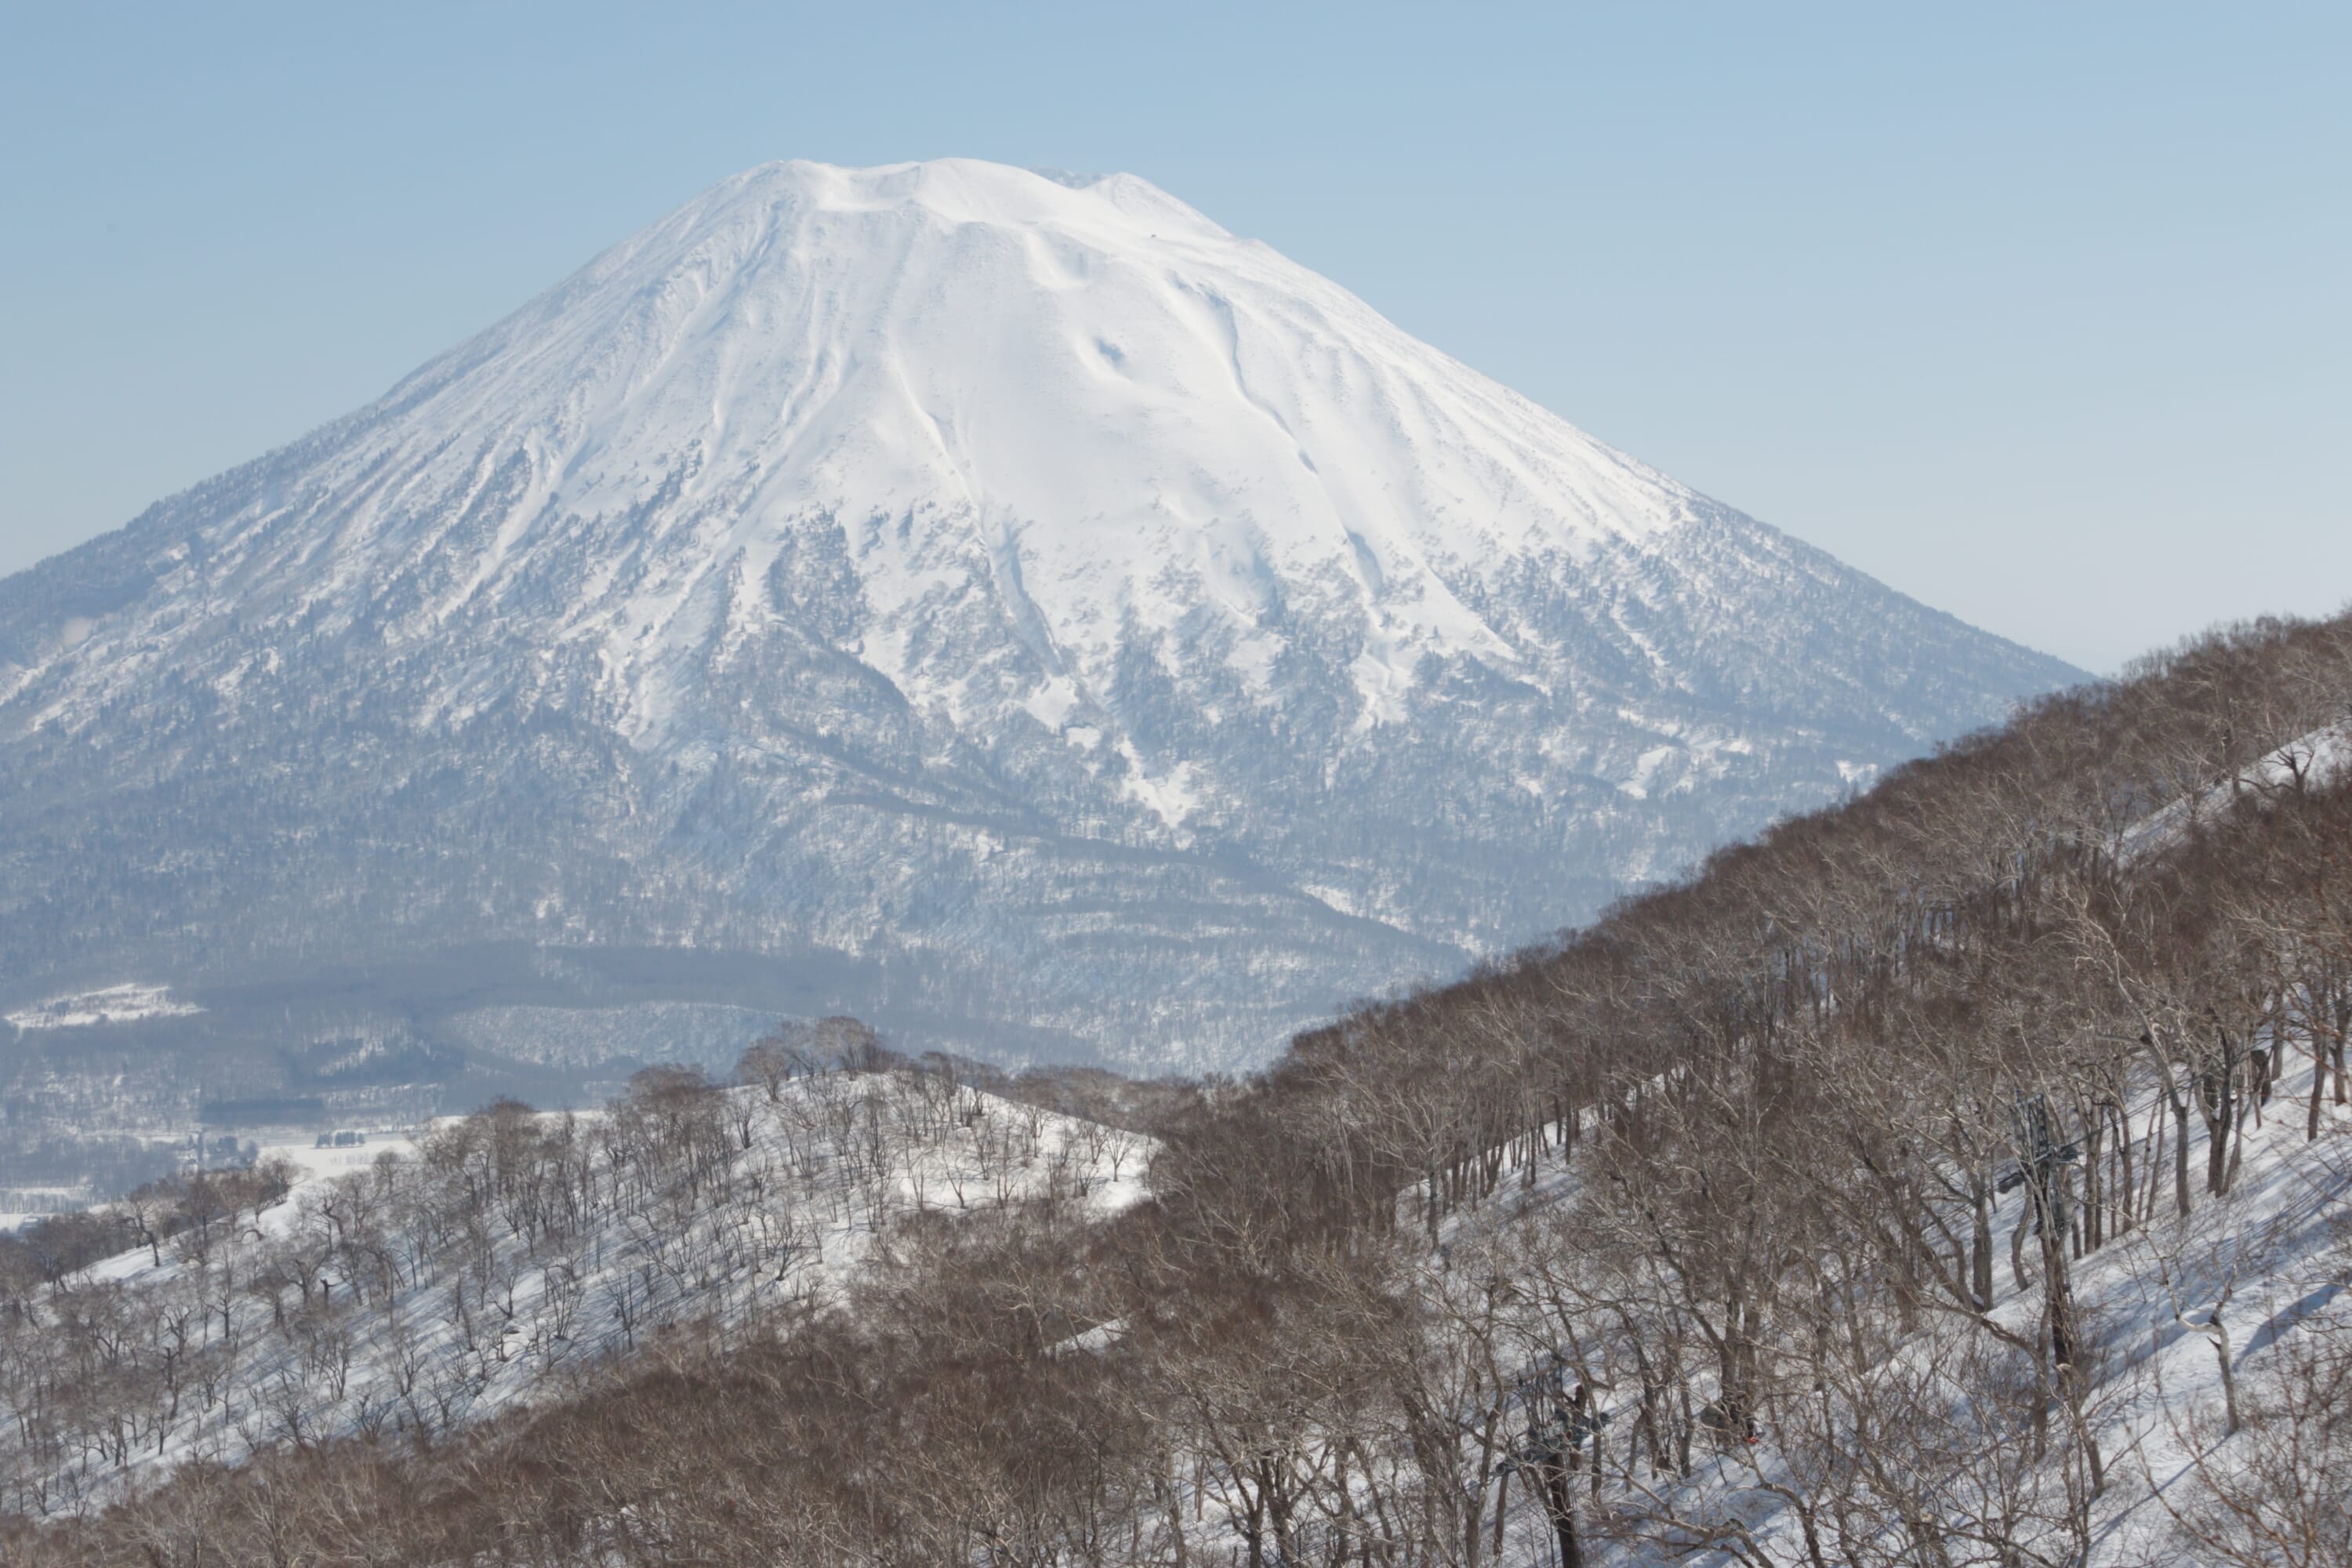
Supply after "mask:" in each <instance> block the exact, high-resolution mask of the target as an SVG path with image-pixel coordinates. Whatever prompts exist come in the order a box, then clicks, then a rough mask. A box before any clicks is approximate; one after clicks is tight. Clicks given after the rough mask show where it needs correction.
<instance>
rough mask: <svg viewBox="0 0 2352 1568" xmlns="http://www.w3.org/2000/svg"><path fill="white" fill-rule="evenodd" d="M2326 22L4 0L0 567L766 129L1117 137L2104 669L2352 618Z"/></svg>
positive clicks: (1561, 402)
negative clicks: (2242, 619) (2299, 617)
mask: <svg viewBox="0 0 2352 1568" xmlns="http://www.w3.org/2000/svg"><path fill="white" fill-rule="evenodd" d="M2347 83H2352V7H2347V6H2344V5H2340V4H2339V5H2325V6H2322V5H2313V6H2309V7H2297V6H2287V5H2265V6H2259V7H2255V6H2219V5H2197V6H2181V7H2171V6H2156V5H2112V6H2107V5H2068V6H2064V7H2057V6H2048V5H2037V6H2032V7H2024V8H2020V9H2017V10H2001V9H1997V8H1993V7H1989V6H1984V5H1971V6H1951V7H1940V8H1933V9H1932V11H1931V8H1929V7H1924V6H1888V5H1871V6H1859V7H1854V8H1852V9H1846V8H1833V7H1826V6H1793V5H1771V6H1764V5H1720V6H1712V5H1647V4H1643V5H1633V4H1628V5H1620V6H1611V7H1605V8H1595V9H1588V10H1572V9H1570V8H1566V7H1559V6H1553V5H1541V6H1537V5H1530V6H1526V7H1512V6H1496V7H1486V8H1478V7H1471V6H1465V5H1447V6H1436V5H1430V6H1425V7H1415V8H1412V9H1402V8H1400V9H1388V8H1383V7H1380V6H1374V5H1361V4H1359V5H1347V6H1344V7H1334V8H1330V9H1321V8H1307V7H1297V6H1284V5H1273V4H1265V3H1264V0H1260V3H1258V4H1254V5H1242V6H1234V7H1231V8H1226V7H1223V6H1219V5H1200V4H1192V5H1181V6H1153V7H1149V8H1146V7H1141V6H1123V5H1102V4H1093V5H1072V6H1066V7H1056V6H1043V5H1031V6H1023V7H1018V8H1013V7H1003V8H998V7H989V6H982V5H958V6H937V7H933V6H901V7H892V6H887V5H870V4H857V5H853V4H846V3H841V0H836V3H835V4H833V5H826V6H823V7H800V6H761V7H756V8H754V7H744V8H740V9H739V8H733V7H727V6H716V5H672V6H662V7H658V8H656V7H654V6H651V5H646V6H614V7H602V6H595V5H585V4H582V3H581V0H571V3H568V4H564V5H545V6H540V5H520V4H506V5H483V6H480V7H478V8H476V7H453V8H446V9H444V8H441V7H437V6H430V5H414V4H404V5H397V6H392V5H383V6H373V7H366V8H362V7H357V6H329V5H317V4H309V5H299V6H293V5H289V6H282V7H279V6H258V5H206V6H179V5H175V6H171V7H158V8H154V9H142V8H139V7H136V6H130V5H106V6H96V5H92V6H66V5H50V4H41V5H18V4H14V3H5V4H0V572H5V571H13V570H16V569H17V568H20V567H22V566H25V565H27V564H29V563H32V562H33V561H35V560H37V559H39V558H40V557H42V556H44V555H47V554H50V553H53V552H56V551H58V550H61V549H64V548H66V547H68V546H69V545H71V544H73V543H76V542H79V541H80V540H82V539H84V538H87V537H89V535H91V534H94V533H97V532H100V531H104V530H106V529H109V528H112V527H115V526H118V525H119V524H121V523H122V522H124V521H128V520H129V519H130V518H131V516H132V515H133V514H134V513H136V512H137V511H138V510H140V509H141V508H142V506H144V505H145V504H146V503H147V502H149V501H150V500H154V499H156V498H157V497H159V496H161V495H163V494H165V493H167V492H169V491H172V490H174V489H179V488H181V487H183V486H185V485H187V484H190V483H192V482H194V481H195V480H197V479H203V478H205V476H206V475H208V474H211V473H214V472H215V471H217V470H219V469H221V468H226V467H227V466H229V465H231V464H233V463H236V462H238V461H240V460H242V459H244V458H250V457H254V456H257V455H258V454H259V453H261V452H262V451H264V450H265V449H267V448H268V447H272V446H275V445H277V444H278V443H281V442H283V441H286V440H288V439H289V438H291V437H295V436H298V435H299V434H301V433H302V432H303V431H304V430H306V429H308V428H309V427H310V426H313V425H316V424H319V423H320V422H321V421H323V420H326V419H328V418H331V417H332V416H336V415H339V414H341V413H344V412H346V411H348V410H349V409H351V408H352V407H354V406H356V405H359V404H361V403H363V402H365V401H367V400H368V399H369V398H371V397H373V396H374V395H376V394H378V393H380V392H382V391H383V389H384V388H385V387H387V386H389V385H390V384H392V383H393V382H394V380H396V379H397V378H398V377H399V376H400V375H401V374H404V372H406V371H407V370H409V369H410V368H412V367H413V366H415V364H417V363H419V362H421V361H423V360H425V358H427V357H428V356H430V355H431V354H433V353H436V352H437V351H439V350H441V349H443V348H445V347H446V346H448V345H449V344H451V343H453V342H456V341H457V340H458V339H459V338H461V337H463V336H465V335H467V333H470V332H472V331H476V330H477V329H478V328H480V327H483V326H485V325H487V324H488V323H489V322H490V321H493V320H495V319H497V318H498V317H499V316H500V315H502V314H504V313H505V312H506V311H508V310H510V309H512V308H513V307H514V306H516V305H518V304H520V303H521V302H522V301H523V300H525V299H527V298H529V297H530V295H532V294H534V293H536V292H538V291H539V290H540V289H542V288H544V287H546V286H547V285H549V284H551V283H552V282H554V281H555V280H556V279H559V278H561V277H562V275H563V274H565V273H566V272H568V271H570V270H571V269H572V268H574V267H576V266H578V265H579V264H580V263H582V262H583V261H585V260H586V259H587V258H589V257H590V256H592V255H593V254H594V253H595V252H596V251H597V250H599V249H600V248H602V247H604V246H605V245H607V244H610V243H611V242H613V241H614V240H616V239H619V238H620V237H623V236H624V235H625V234H627V233H628V232H629V231H630V230H632V229H633V228H635V227H636V226H639V225H641V224H643V223H645V222H646V221H648V220H649V219H651V218H653V217H656V216H658V215H659V214H661V213H662V212H664V211H666V210H667V209H668V208H669V207H671V206H673V205H677V203H679V202H681V201H683V200H685V199H686V198H687V197H688V196H689V195H692V194H693V193H694V192H695V191H697V190H698V189H699V188H700V187H702V186H703V185H706V184H709V183H710V182H712V181H714V180H717V179H719V178H720V177H721V176H723V175H726V174H731V173H733V172H735V171H736V170H738V169H740V168H743V167H746V166H748V165H751V164H752V163H761V162H764V161H766V160H768V159H772V158H782V157H809V158H818V159H824V160H827V161H830V162H835V163H883V162H891V161H896V160H898V159H904V158H919V157H932V156H940V155H948V154H966V155H971V156H977V157H984V158H994V159H999V160H1002V161H1003V162H1006V163H1024V164H1030V165H1035V166H1046V167H1056V168H1066V169H1076V170H1085V171H1090V172H1104V171H1108V170H1113V169H1125V170H1131V171H1133V172H1134V173H1137V174H1141V175H1143V176H1145V177H1146V178H1149V179H1150V180H1153V181H1155V182H1157V183H1158V184H1160V185H1162V186H1164V187H1166V188H1167V189H1168V190H1170V191H1171V192H1173V193H1174V194H1175V195H1179V196H1181V197H1182V198H1184V199H1185V200H1187V201H1189V202H1191V203H1192V204H1193V205H1195V206H1198V207H1200V208H1201V209H1202V211H1204V212H1206V213H1207V214H1208V215H1209V216H1212V217H1213V218H1215V219H1216V220H1217V221H1219V222H1220V223H1222V224H1223V225H1224V226H1226V227H1228V228H1231V229H1233V230H1235V231H1236V232H1238V233H1242V234H1246V235H1251V236H1255V237H1259V238H1262V239H1265V240H1266V241H1267V242H1269V243H1271V244H1272V245H1274V246H1275V247H1276V248H1278V249H1280V250H1283V251H1285V252H1286V253H1288V254H1289V255H1291V256H1292V257H1294V258H1297V259H1298V260H1300V261H1302V262H1305V263H1306V264H1307V265H1308V266H1311V267H1314V268H1317V269H1318V270H1320V271H1322V272H1324V273H1327V274H1328V275H1329V276H1330V277H1332V278H1334V279H1338V280H1339V282H1341V283H1343V284H1345V285H1346V286H1347V287H1349V288H1350V289H1354V290H1355V291H1356V292H1357V293H1359V294H1360V295H1362V296H1363V297H1364V298H1365V299H1367V300H1370V302H1371V303H1372V304H1373V305H1375V306H1376V307H1378V308H1379V309H1380V310H1382V311H1384V312H1386V313H1387V314H1388V315H1389V316H1391V318H1393V319H1394V320H1395V321H1398V322H1399V323H1401V324H1402V326H1404V327H1405V328H1407V329H1408V330H1410V331H1413V332H1415V333H1417V334H1418V335H1420V336H1422V337H1423V338H1426V339H1428V340H1429V341H1431V342H1434V343H1436V344H1437V345H1439V346H1440V347H1442V348H1444V349H1445V350H1447V351H1449V352H1451V353H1454V354H1455V355H1457V356H1459V357H1460V358H1462V359H1464V360H1466V361H1467V362H1469V363H1471V364H1473V365H1475V366H1477V367H1478V368H1479V369H1481V370H1484V371H1486V372H1487V373H1489V374H1493V375H1495V376H1496V377H1498V378H1500V379H1501V380H1503V381H1505V382H1507V383H1508V384H1511V385H1513V386H1515V387H1517V388H1518V389H1519V390H1520V391H1522V392H1524V393H1526V394H1528V395H1529V396H1531V397H1534V398H1535V399H1537V400H1538V401H1539V402H1541V403H1543V404H1545V405H1548V406H1549V407H1551V408H1553V409H1556V410H1557V411H1559V413H1560V414H1562V415H1564V416H1567V417H1568V418H1569V419H1570V420H1571V421H1573V422H1575V423H1576V424H1578V425H1580V426H1583V427H1584V428H1586V429H1588V430H1590V431H1591V432H1593V433H1594V434H1595V435H1597V436H1600V437H1602V438H1603V439H1605V440H1608V441H1611V442H1613V443H1615V444H1617V445H1618V446H1621V447H1625V448H1627V449H1629V450H1630V451H1632V452H1633V453H1634V454H1635V455H1637V456H1639V457H1641V458H1644V459H1646V460H1648V461H1650V462H1652V463H1654V464H1656V465H1657V466H1658V467H1660V468H1664V469H1665V470H1666V471H1667V472H1669V473H1672V474H1674V475H1675V476H1676V477H1677V478H1680V479H1684V480H1685V481H1687V482H1688V483H1690V484H1693V485H1695V486H1696V487H1698V488H1699V489H1704V490H1706V491H1708V492H1709V493H1711V494H1713V495H1716V496H1717V497H1719V498H1721V499H1722V500H1727V501H1728V502H1730V503H1732V504H1733V505H1736V506H1738V507H1740V508H1741V509H1743V510H1747V511H1749V512H1752V513H1754V514H1755V515H1757V516H1759V517H1760V518H1763V519H1764V520H1765V521H1769V522H1772V523H1775V524H1778V525H1780V527H1783V528H1786V529H1788V530H1789V531H1791V532H1794V533H1796V534H1798V535H1800V536H1801V537H1803V538H1805V539H1809V540H1811V541H1812V542H1815V543H1817V544H1820V545H1822V546H1824V547H1825V548H1827V549H1829V550H1831V551H1832V552H1836V553H1837V554H1839V555H1841V556H1843V557H1844V558H1845V559H1846V560H1848V561H1851V562H1853V563H1854V564H1856V565H1859V566H1861V567H1863V568H1864V569H1865V570H1867V571H1870V572H1872V573H1874V574H1877V575H1878V576H1880V577H1882V578H1884V579H1885V580H1886V581H1887V582H1889V583H1891V584H1894V585H1895V586H1896V587H1898V588H1902V589H1904V590H1906V592H1909V593H1911V594H1914V595H1918V596H1919V597H1921V598H1923V599H1926V600H1927V601H1928V602H1930V603H1932V604H1935V605H1940V606H1942V607H1944V608H1947V609H1949V610H1952V611H1954V612H1955V613H1957V614H1958V615H1960V616H1964V617H1966V618H1968V619H1969V620H1972V621H1974V622H1976V623H1978V624H1979V625H1981V626H1988V627H1990V628H1992V629H1993V630H1996V631H1999V632H2002V633H2005V634H2007V635H2008V636H2011V637H2017V638H2019V639H2021V640H2022V641H2025V642H2028V643H2032V644H2034V645H2035V646H2037V647H2042V648H2046V649H2048V650H2050V651H2051V652H2053V653H2057V654H2059V655H2061V656H2063V657H2065V658H2071V659H2074V660H2075V661H2076V662H2078V663H2081V664H2084V665H2085V666H2088V667H2091V668H2097V669H2103V670H2104V669H2108V668H2113V667H2114V666H2116V664H2117V663H2119V662H2120V661H2121V660H2123V659H2124V658H2127V657H2129V656H2130V655H2131V654H2133V653H2135V652H2137V651H2138V650H2140V649H2142V648H2144V647H2147V646H2149V645H2151V644H2155V643H2158V642H2163V641H2168V640H2170V639H2171V638H2173V637H2178V636H2179V635H2180V634H2182V633H2185V632H2188V631H2189V630H2192V629H2195V628H2197V627H2200V626H2204V625H2207V624H2209V623H2210V622H2212V621H2214V620H2216V619H2220V618H2223V617H2228V616H2243V615H2251V614H2256V613H2260V612H2263V611H2298V612H2305V613H2316V612H2325V611H2328V610H2332V609H2334V608H2336V607H2338V606H2339V605H2342V604H2343V603H2344V602H2345V601H2346V600H2347V598H2352V506H2348V505H2347V500H2346V489H2345V485H2344V482H2343V475H2344V469H2345V467H2346V463H2347V458H2352V418H2347V416H2352V390H2347V377H2352V89H2347Z"/></svg>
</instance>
